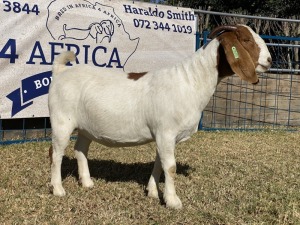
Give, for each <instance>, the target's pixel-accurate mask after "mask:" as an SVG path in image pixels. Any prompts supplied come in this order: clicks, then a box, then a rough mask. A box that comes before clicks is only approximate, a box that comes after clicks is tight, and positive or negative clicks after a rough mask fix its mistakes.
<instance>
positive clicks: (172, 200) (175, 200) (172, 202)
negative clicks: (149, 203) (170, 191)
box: [164, 195, 182, 209]
mask: <svg viewBox="0 0 300 225" xmlns="http://www.w3.org/2000/svg"><path fill="white" fill-rule="evenodd" d="M164 199H165V202H166V205H167V208H172V209H181V208H182V203H181V201H180V199H179V197H178V196H177V195H172V196H169V197H165V198H164Z"/></svg>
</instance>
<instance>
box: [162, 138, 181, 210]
mask: <svg viewBox="0 0 300 225" xmlns="http://www.w3.org/2000/svg"><path fill="white" fill-rule="evenodd" d="M156 143H157V149H158V154H159V158H160V162H161V166H162V169H163V171H164V174H165V189H164V200H165V202H166V205H167V207H170V208H175V209H180V208H182V203H181V201H180V199H179V197H178V196H177V194H176V190H175V185H174V179H175V175H176V161H175V138H174V137H172V136H168V135H162V136H160V137H157V139H156Z"/></svg>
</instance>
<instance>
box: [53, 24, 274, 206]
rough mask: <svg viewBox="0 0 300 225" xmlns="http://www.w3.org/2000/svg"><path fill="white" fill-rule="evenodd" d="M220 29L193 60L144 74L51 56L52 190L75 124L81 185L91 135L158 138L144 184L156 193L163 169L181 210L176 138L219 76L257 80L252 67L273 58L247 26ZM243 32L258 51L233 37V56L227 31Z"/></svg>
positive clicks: (168, 193) (186, 132)
mask: <svg viewBox="0 0 300 225" xmlns="http://www.w3.org/2000/svg"><path fill="white" fill-rule="evenodd" d="M218 29H219V30H220V28H218ZM221 30H222V31H226V32H225V33H223V34H220V35H219V36H218V37H217V38H215V39H213V40H212V41H211V42H210V43H209V44H208V45H206V46H205V48H201V49H200V50H198V51H197V52H196V53H195V54H194V55H193V56H192V57H191V58H190V59H187V60H184V61H183V62H181V63H179V64H177V65H175V66H172V67H167V68H164V69H160V70H156V71H151V72H148V73H142V74H134V73H132V74H126V73H124V72H120V71H117V70H112V69H103V68H98V67H97V68H96V67H90V66H87V65H84V66H83V65H76V66H73V67H66V66H65V63H67V62H69V61H72V60H74V59H75V56H74V53H72V52H65V53H62V54H60V55H59V56H58V57H57V58H56V59H55V62H54V66H53V81H52V83H51V87H50V90H49V110H50V119H51V125H52V132H53V144H52V147H51V151H50V156H51V160H52V163H51V173H52V176H51V184H52V186H53V193H54V194H55V195H59V196H62V195H65V191H64V189H63V187H62V183H61V174H60V167H61V162H62V156H63V154H64V149H65V148H66V146H67V144H68V140H69V138H70V135H71V133H72V132H73V130H74V129H75V128H77V129H78V139H77V142H76V145H75V155H76V158H77V160H78V168H79V177H80V180H81V183H82V185H83V186H85V187H91V186H93V182H92V180H91V178H90V173H89V169H88V164H87V152H88V147H89V144H90V142H91V141H92V140H94V141H97V142H99V143H102V144H104V145H107V146H115V147H118V146H133V145H139V144H144V143H147V142H151V141H155V142H156V144H157V157H156V160H155V164H154V169H153V172H152V175H151V177H150V180H149V183H148V187H147V189H148V195H149V196H151V197H156V198H157V197H158V190H157V187H158V181H159V177H160V175H161V172H162V171H164V174H165V191H164V200H165V202H166V205H167V206H168V207H171V208H181V207H182V204H181V201H180V199H179V198H178V196H177V195H176V191H175V186H174V176H175V173H176V162H175V157H174V150H175V144H176V143H178V142H180V141H183V140H186V139H188V138H189V137H190V136H191V135H192V134H193V133H195V132H196V131H197V127H198V123H199V119H200V115H201V112H202V110H203V109H204V108H205V106H206V105H207V103H208V102H209V100H210V97H211V96H212V95H213V93H214V91H215V89H216V86H217V84H218V81H219V80H220V79H221V78H223V77H224V76H228V75H232V74H233V73H237V74H238V75H239V76H240V77H241V78H242V79H244V80H247V81H249V82H252V83H257V81H258V78H257V75H256V71H257V72H264V71H265V70H267V69H268V68H269V67H270V62H271V57H270V53H269V51H268V50H267V47H266V45H265V43H264V42H263V41H262V39H260V37H259V36H258V35H257V34H255V33H254V32H253V31H252V30H251V29H250V28H248V27H246V26H242V25H238V26H230V27H225V26H223V27H222V29H221ZM241 33H242V34H241ZM240 36H242V37H245V36H246V37H247V38H248V39H249V38H250V39H251V40H250V41H251V42H252V43H250V44H251V45H253V44H254V45H255V46H256V49H257V51H256V50H255V49H254V47H253V46H248V47H249V50H250V49H251V50H250V51H254V52H249V51H247V46H246V47H245V45H243V44H242V45H243V47H242V48H243V50H242V48H239V47H237V46H236V45H237V43H235V42H234V41H233V42H234V43H235V46H234V47H235V48H236V49H237V52H238V54H239V57H238V58H233V56H229V55H230V54H231V55H232V54H233V53H232V52H230V51H229V52H228V50H227V48H226V47H225V45H227V44H228V43H230V40H229V39H232V37H234V39H235V37H236V39H237V40H238V42H239V43H238V44H240V42H242V41H241V40H239V39H241V37H240ZM220 49H223V50H220ZM245 49H246V50H245ZM253 49H254V50H253ZM255 51H256V52H255ZM222 52H223V53H222ZM222 54H223V55H222ZM224 54H225V55H224ZM243 55H247V57H248V58H247V59H245V58H243V57H244V56H243ZM225 56H226V57H225ZM230 57H231V58H230ZM246 61H247V62H246ZM245 63H246V64H245ZM249 63H250V64H249ZM236 67H237V68H236ZM250 67H251V68H250ZM252 67H253V68H252ZM220 70H223V71H220ZM255 70H256V71H255ZM245 71H246V72H245ZM52 149H53V151H52Z"/></svg>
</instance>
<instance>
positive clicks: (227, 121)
mask: <svg viewBox="0 0 300 225" xmlns="http://www.w3.org/2000/svg"><path fill="white" fill-rule="evenodd" d="M208 34H209V33H208V32H207V31H204V32H203V33H202V34H197V35H196V37H197V40H198V43H197V45H198V46H201V45H203V44H205V42H206V41H209V40H208V39H207V36H208ZM262 37H263V39H264V40H265V41H266V43H267V45H268V46H269V48H270V51H271V54H272V58H273V65H272V68H271V69H270V71H269V72H268V73H264V74H261V75H260V77H259V78H260V83H259V84H258V85H256V86H254V85H252V84H248V83H246V82H244V81H241V80H240V79H239V78H238V77H237V76H235V75H234V76H232V77H229V78H226V79H224V80H222V81H221V83H220V84H219V85H218V87H217V90H216V92H215V94H214V95H213V97H212V98H211V101H210V102H209V104H208V105H207V107H206V108H205V110H204V111H203V114H202V118H201V121H200V124H199V129H201V130H224V129H231V130H232V129H234V130H253V129H255V130H256V129H266V128H271V129H287V130H299V128H300V86H299V85H300V84H299V83H300V70H299V69H298V68H299V63H300V62H299V61H297V60H295V59H296V58H297V57H295V55H293V54H294V53H295V52H297V51H294V50H295V49H299V47H300V45H297V44H295V43H297V42H300V37H278V36H267V35H262ZM199 116H200V115H199ZM50 138H51V125H50V121H49V118H27V119H5V120H4V119H0V145H5V144H11V143H20V142H29V141H40V140H50Z"/></svg>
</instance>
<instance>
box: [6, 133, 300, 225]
mask: <svg viewBox="0 0 300 225" xmlns="http://www.w3.org/2000/svg"><path fill="white" fill-rule="evenodd" d="M50 144H51V143H49V142H40V143H28V144H16V145H9V146H4V147H3V146H2V147H0V158H1V165H0V224H118V225H119V224H153V225H154V224H300V168H299V167H300V147H299V146H300V133H298V132H297V133H296V132H295V133H288V132H271V131H268V132H249V133H248V132H198V133H197V134H196V135H194V136H193V137H192V138H191V139H190V140H188V141H186V142H184V143H181V144H179V145H178V146H177V152H176V159H177V163H178V165H177V170H178V171H177V172H178V173H177V176H176V182H175V183H176V189H177V194H178V195H179V197H180V198H181V200H182V203H183V209H181V210H172V209H167V208H166V207H165V205H164V203H163V201H162V200H157V199H152V198H148V197H147V196H146V195H145V187H146V185H147V182H148V179H149V176H150V173H151V170H152V166H153V160H154V157H155V145H154V144H148V145H144V146H140V147H134V148H107V147H103V146H101V145H99V144H96V143H93V144H92V145H91V148H90V152H89V165H90V171H91V176H92V179H93V180H94V182H95V187H94V188H92V189H85V188H82V187H80V186H79V185H78V179H77V178H78V177H77V176H78V175H77V165H76V160H75V159H74V154H73V151H72V148H73V145H74V142H71V143H70V146H69V147H68V149H67V150H66V156H65V158H64V161H63V167H62V174H63V185H64V187H65V189H66V191H67V196H66V197H55V196H52V195H51V194H50V192H49V181H50V166H49V158H48V149H49V146H50ZM163 187H164V183H163V180H162V182H161V183H160V188H161V190H163Z"/></svg>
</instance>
